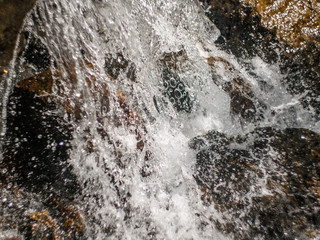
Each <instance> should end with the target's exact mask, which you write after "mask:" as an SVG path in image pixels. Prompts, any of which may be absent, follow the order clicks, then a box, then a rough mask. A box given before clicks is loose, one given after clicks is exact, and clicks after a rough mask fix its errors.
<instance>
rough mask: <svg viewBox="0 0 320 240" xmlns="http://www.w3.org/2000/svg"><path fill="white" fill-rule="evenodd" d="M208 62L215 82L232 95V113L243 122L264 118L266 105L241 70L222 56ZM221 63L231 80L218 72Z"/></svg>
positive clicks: (254, 121) (210, 58)
mask: <svg viewBox="0 0 320 240" xmlns="http://www.w3.org/2000/svg"><path fill="white" fill-rule="evenodd" d="M207 63H208V64H209V66H210V67H211V74H212V80H213V82H214V83H215V84H216V85H217V86H218V87H220V88H221V89H222V90H223V91H225V92H226V93H227V94H228V95H229V96H230V110H231V115H232V116H233V117H234V118H236V117H237V118H239V120H240V122H241V123H242V124H244V123H257V122H258V121H260V120H262V119H263V112H264V110H265V109H266V105H265V104H264V103H263V102H262V101H261V100H259V99H258V98H257V97H256V96H255V94H254V92H253V90H252V89H251V86H250V85H249V84H248V83H247V82H246V81H245V80H244V79H243V78H242V77H241V74H240V72H239V71H237V70H236V69H235V68H234V66H233V65H232V64H231V63H230V62H228V61H227V60H225V59H223V58H221V57H209V58H208V59H207ZM221 64H222V65H223V66H224V69H223V71H224V72H225V73H227V74H228V75H229V76H230V79H229V81H225V80H224V79H221V77H220V76H219V75H218V74H217V73H216V72H217V68H218V65H221Z"/></svg>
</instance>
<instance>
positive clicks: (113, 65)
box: [105, 53, 136, 82]
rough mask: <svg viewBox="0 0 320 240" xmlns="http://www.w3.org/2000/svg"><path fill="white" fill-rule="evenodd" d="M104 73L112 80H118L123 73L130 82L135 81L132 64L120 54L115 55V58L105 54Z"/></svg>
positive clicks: (134, 67) (134, 69)
mask: <svg viewBox="0 0 320 240" xmlns="http://www.w3.org/2000/svg"><path fill="white" fill-rule="evenodd" d="M105 68H106V72H107V74H108V75H109V77H110V78H111V79H112V80H115V79H117V78H118V76H119V75H120V74H121V73H122V72H123V73H125V74H126V77H127V78H128V79H130V80H131V81H133V82H135V81H136V66H135V64H134V63H132V62H130V61H129V60H127V59H126V58H125V57H124V56H123V55H122V53H117V55H116V56H113V55H112V54H107V56H106V61H105Z"/></svg>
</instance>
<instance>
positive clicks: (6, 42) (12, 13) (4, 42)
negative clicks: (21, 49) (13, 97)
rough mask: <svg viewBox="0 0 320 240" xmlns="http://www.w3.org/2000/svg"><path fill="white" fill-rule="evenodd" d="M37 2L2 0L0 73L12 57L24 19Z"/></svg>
mask: <svg viewBox="0 0 320 240" xmlns="http://www.w3.org/2000/svg"><path fill="white" fill-rule="evenodd" d="M35 2H36V0H26V1H21V0H10V1H8V0H0V6H1V8H0V56H1V58H0V69H1V71H0V74H1V73H2V71H3V69H5V68H6V67H7V66H8V63H9V61H10V60H11V58H12V54H13V50H14V47H15V44H16V40H17V36H18V34H19V31H20V29H21V26H22V24H23V20H24V18H25V16H26V15H27V14H28V12H29V11H30V9H31V8H32V7H33V6H34V4H35ZM0 76H1V75H0Z"/></svg>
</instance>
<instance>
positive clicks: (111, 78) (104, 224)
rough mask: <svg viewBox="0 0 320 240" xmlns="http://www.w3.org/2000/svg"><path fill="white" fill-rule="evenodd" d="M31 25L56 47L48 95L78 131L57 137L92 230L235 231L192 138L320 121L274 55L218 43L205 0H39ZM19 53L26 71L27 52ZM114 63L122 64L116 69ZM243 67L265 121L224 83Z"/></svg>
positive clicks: (113, 235)
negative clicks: (247, 118) (202, 177)
mask: <svg viewBox="0 0 320 240" xmlns="http://www.w3.org/2000/svg"><path fill="white" fill-rule="evenodd" d="M23 30H24V31H27V32H29V33H32V34H33V35H34V36H36V37H37V38H38V39H40V41H41V43H42V44H43V45H44V46H45V47H46V48H47V49H48V52H49V55H50V57H51V58H50V63H51V71H52V72H53V74H52V75H53V83H54V84H53V91H52V93H48V95H50V96H51V97H52V98H53V99H55V100H54V101H56V103H57V105H59V106H60V107H58V109H56V110H52V111H54V112H53V113H52V114H56V115H57V116H59V117H60V118H61V119H62V120H61V121H64V122H67V123H68V124H69V125H70V128H71V129H73V130H72V140H71V142H70V143H67V142H63V141H62V142H59V143H56V145H55V146H54V147H59V145H64V144H70V149H69V150H68V153H69V160H68V161H69V163H70V164H71V166H72V168H73V171H74V173H75V175H76V176H77V179H78V181H79V183H80V187H81V189H82V190H81V194H79V196H77V197H76V201H78V202H79V205H80V206H81V211H82V212H83V215H84V219H85V226H86V233H85V236H86V237H85V238H86V239H228V237H227V236H225V235H223V234H222V233H220V232H219V231H218V230H217V229H216V228H215V226H214V224H212V222H213V221H214V220H215V219H219V220H220V221H223V217H222V216H221V214H220V213H218V212H217V211H216V210H215V208H214V207H213V205H211V206H207V205H204V203H203V202H202V200H201V195H202V193H201V190H200V189H199V187H198V185H197V183H196V181H195V180H194V177H193V175H194V171H195V153H194V152H193V151H192V150H191V149H190V148H189V147H188V142H189V141H190V139H192V138H193V137H195V136H198V135H201V134H205V133H206V132H208V131H209V130H217V131H220V132H223V133H226V134H228V135H237V134H240V133H247V132H249V131H251V130H253V129H254V127H255V126H277V127H279V128H284V127H305V128H308V129H311V130H314V131H316V132H319V130H320V129H319V123H315V122H313V121H312V118H311V117H310V116H311V113H309V112H308V111H307V110H304V109H303V108H302V107H301V106H300V103H299V101H298V98H299V96H292V95H290V94H289V93H287V91H286V88H285V87H284V86H282V85H281V79H282V78H283V76H282V75H281V74H280V70H279V67H278V66H277V65H270V64H268V63H265V62H264V61H263V60H262V59H261V58H259V57H255V58H253V59H248V60H245V61H243V60H242V61H239V60H238V59H237V58H236V57H235V56H233V55H232V54H230V53H227V52H225V51H222V50H220V49H218V48H217V47H216V46H215V43H214V42H215V40H216V39H217V38H218V37H219V35H220V33H219V30H218V29H217V28H216V27H215V25H214V24H213V23H212V22H211V21H210V20H209V19H208V18H207V17H206V16H205V13H204V11H203V10H202V8H201V6H200V5H199V4H198V2H197V1H192V0H174V1H170V3H169V2H167V1H162V0H161V1H154V0H132V1H117V0H83V1H67V0H52V1H38V2H37V5H36V7H35V8H34V10H33V11H32V13H31V15H30V16H29V17H28V18H27V19H26V22H25V26H24V29H23ZM177 53H179V54H180V55H179V54H177ZM170 54H171V55H170ZM174 54H177V57H176V59H178V60H173V61H176V63H174V64H176V66H175V67H174V68H175V69H174V71H173V72H174V73H172V74H173V75H172V76H171V78H172V79H173V80H176V81H178V82H181V84H182V85H181V89H180V90H179V91H180V92H177V94H185V95H186V96H187V97H186V98H184V99H187V100H185V102H183V103H181V104H182V105H183V106H182V107H181V106H180V105H179V104H180V102H179V99H180V98H178V97H177V98H175V97H172V96H173V95H172V96H171V95H170V94H171V93H168V92H166V91H171V90H170V89H171V88H168V89H169V90H168V89H167V88H166V86H165V84H171V82H169V83H167V82H166V81H167V80H166V79H165V77H164V75H165V74H166V73H164V71H163V68H165V67H168V64H169V63H168V62H167V63H163V62H165V60H163V59H165V56H169V57H168V58H170V57H171V56H174ZM173 58H175V57H173ZM210 58H212V59H224V60H225V62H228V64H230V65H232V68H233V70H232V71H231V70H228V69H227V68H226V65H225V64H226V63H225V62H224V61H220V62H217V64H215V70H214V71H215V75H216V76H217V78H218V80H217V81H218V83H217V82H215V81H213V80H212V74H213V73H212V66H210V64H208V59H210ZM19 61H20V62H19ZM168 61H169V62H170V60H168ZM16 62H17V69H19V64H20V65H21V66H22V65H23V62H21V60H19V59H17V60H16ZM18 63H19V64H18ZM117 64H118V65H119V66H121V67H120V70H119V71H114V70H112V66H113V65H117ZM166 64H167V65H166ZM108 65H110V66H111V67H110V69H109V70H108ZM21 66H20V67H21ZM21 68H22V67H21ZM20 71H22V70H20ZM170 74H171V73H170ZM170 74H169V75H170ZM235 74H236V75H238V76H241V78H242V79H245V82H246V83H247V84H248V85H250V86H251V88H252V90H253V92H254V93H255V95H256V96H259V97H258V98H259V101H261V102H263V106H265V107H261V111H263V116H264V117H263V118H262V119H260V120H259V121H258V120H257V121H256V122H251V123H249V122H248V123H246V122H245V123H244V122H242V121H241V119H239V118H238V117H237V116H234V115H233V114H231V113H230V97H229V95H228V94H227V93H226V92H225V91H223V89H222V88H221V86H219V83H223V82H228V81H230V78H232V77H233V76H234V75H235ZM171 78H170V79H171ZM262 82H267V83H268V84H269V85H270V86H274V88H273V89H274V91H268V88H263V87H262V84H261V83H262ZM173 84H174V85H176V83H173ZM174 91H175V90H174ZM171 98H172V99H171ZM175 101H178V103H175ZM177 106H178V107H177ZM179 107H180V108H179ZM289 109H291V110H290V111H289ZM292 114H294V116H295V117H294V120H293V118H292Z"/></svg>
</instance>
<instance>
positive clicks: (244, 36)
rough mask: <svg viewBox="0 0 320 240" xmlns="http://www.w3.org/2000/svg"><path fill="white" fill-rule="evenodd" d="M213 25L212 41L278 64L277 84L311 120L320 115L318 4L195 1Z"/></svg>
mask: <svg viewBox="0 0 320 240" xmlns="http://www.w3.org/2000/svg"><path fill="white" fill-rule="evenodd" d="M200 2H201V5H202V6H203V8H204V10H205V13H206V15H207V16H208V18H209V19H210V20H211V21H212V22H213V23H214V24H215V25H216V26H217V27H218V28H219V30H220V32H221V36H220V37H219V38H218V39H217V41H216V44H217V45H218V46H220V48H221V49H224V50H226V51H229V52H231V53H233V54H234V55H235V56H236V57H238V58H240V59H241V58H251V57H254V56H259V57H261V58H262V59H263V60H264V61H266V62H268V63H279V65H280V69H281V73H282V74H283V75H285V77H284V79H283V83H284V84H285V85H286V86H287V90H288V91H289V92H290V93H292V94H297V95H299V96H300V97H299V100H300V102H301V104H302V105H303V106H304V107H305V108H306V109H308V110H310V111H311V112H313V113H314V114H313V118H314V120H315V121H317V120H319V118H320V117H319V116H320V110H319V109H320V100H319V98H318V96H319V94H320V85H319V84H320V83H319V81H318V79H319V76H320V67H319V66H320V62H319V61H320V60H319V59H320V57H319V56H320V44H319V43H320V42H319V41H320V40H319V39H320V37H319V36H320V35H319V32H320V31H319V26H320V23H319V11H318V8H319V4H318V3H316V1H300V2H299V1H290V0H288V1H251V0H246V1H238V0H226V1H216V0H201V1H200Z"/></svg>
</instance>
